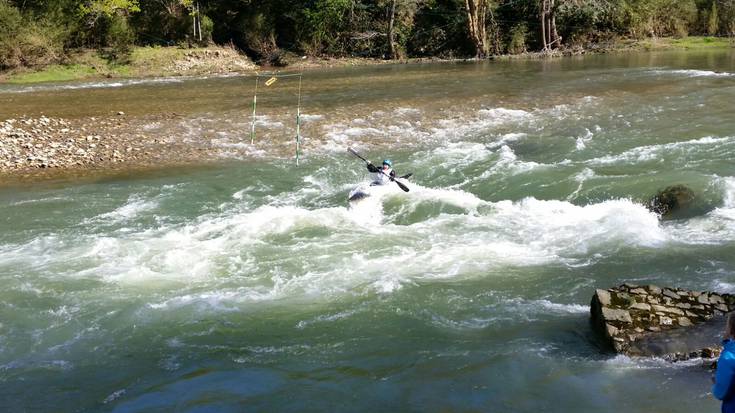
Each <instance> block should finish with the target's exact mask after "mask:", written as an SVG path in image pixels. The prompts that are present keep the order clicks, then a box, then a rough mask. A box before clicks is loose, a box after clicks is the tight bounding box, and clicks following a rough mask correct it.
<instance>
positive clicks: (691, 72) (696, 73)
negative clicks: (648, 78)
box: [650, 69, 735, 77]
mask: <svg viewBox="0 0 735 413" xmlns="http://www.w3.org/2000/svg"><path fill="white" fill-rule="evenodd" d="M650 72H651V73H653V74H656V75H681V76H686V77H732V76H735V73H730V72H715V71H712V70H695V69H688V70H687V69H670V70H651V71H650Z"/></svg>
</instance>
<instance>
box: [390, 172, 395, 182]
mask: <svg viewBox="0 0 735 413" xmlns="http://www.w3.org/2000/svg"><path fill="white" fill-rule="evenodd" d="M395 178H396V171H390V180H391V181H395Z"/></svg>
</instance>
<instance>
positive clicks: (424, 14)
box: [0, 0, 735, 78]
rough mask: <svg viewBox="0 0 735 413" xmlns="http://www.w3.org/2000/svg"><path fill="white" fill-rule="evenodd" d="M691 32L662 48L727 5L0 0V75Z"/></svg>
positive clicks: (679, 1) (669, 0)
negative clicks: (191, 57)
mask: <svg viewBox="0 0 735 413" xmlns="http://www.w3.org/2000/svg"><path fill="white" fill-rule="evenodd" d="M688 35H700V36H711V37H710V38H708V39H710V40H706V39H705V40H702V41H698V42H699V44H697V42H691V44H689V45H685V46H682V45H681V44H680V45H677V44H676V42H668V43H666V44H667V45H672V46H673V47H697V46H706V47H708V46H711V45H714V44H717V45H722V44H723V43H725V41H722V40H712V37H719V38H720V39H727V38H732V37H733V36H734V35H735V0H268V1H262V0H220V1H214V0H199V1H195V0H151V1H140V0H81V1H80V0H48V1H41V0H0V71H5V72H7V71H18V70H23V69H24V68H31V69H37V68H39V67H51V68H52V69H51V72H57V75H58V76H57V78H58V77H61V78H64V77H65V74H66V73H68V72H72V73H71V74H69V76H72V77H73V76H79V73H81V75H84V71H87V70H89V69H88V67H89V66H93V67H94V68H95V69H94V71H95V72H96V73H98V74H99V73H102V74H108V75H112V76H116V75H129V74H130V72H131V71H134V72H135V73H134V74H141V75H145V74H146V73H145V70H143V71H141V73H138V72H137V71H139V69H137V68H139V67H140V64H139V63H140V62H141V61H144V60H145V59H141V57H140V56H139V55H140V54H141V53H148V54H153V53H152V52H151V51H158V52H157V53H161V52H160V50H161V49H164V48H160V46H179V47H178V48H173V49H188V48H197V47H205V46H208V45H210V46H211V45H212V44H218V45H226V46H227V47H226V48H225V49H229V50H238V51H241V52H243V53H244V54H246V55H247V56H248V57H249V58H250V59H252V60H253V61H255V62H257V63H258V64H261V65H269V66H282V65H286V64H288V61H289V60H288V56H289V55H298V56H311V57H330V58H331V57H338V58H346V57H350V58H352V57H365V58H377V59H407V58H465V57H479V58H484V57H489V56H494V55H501V54H522V53H527V52H541V53H546V52H551V51H555V50H565V51H583V50H586V49H589V48H599V47H601V45H602V47H615V45H620V44H624V41H630V40H633V41H642V43H641V44H643V45H644V47H656V46H658V45H659V44H660V42H659V40H658V39H660V38H661V37H674V38H678V39H685V38H686V37H687V36H688ZM679 42H681V43H682V44H686V43H687V40H679ZM82 50H94V51H96V52H95V54H94V56H91V57H90V56H87V57H85V58H84V59H87V61H88V62H87V67H80V66H73V65H72V66H68V65H69V64H71V63H79V62H80V60H79V56H80V55H84V53H81V52H80V51H82ZM141 50H143V51H141ZM145 50H148V52H145ZM203 50H206V49H203ZM136 53H137V54H138V55H136ZM172 53H173V54H177V53H179V54H183V53H184V51H178V52H170V53H169V55H170V54H172ZM202 53H203V52H202ZM218 53H219V52H218ZM223 53H224V52H223ZM169 57H170V56H169ZM84 59H82V65H84V64H85V63H84V62H85V60H84ZM155 59H158V58H155ZM155 59H153V60H155ZM164 60H165V59H164ZM169 60H170V59H169ZM174 60H175V59H174ZM184 60H186V58H184ZM166 61H167V62H168V60H166ZM178 61H181V60H180V59H179V60H178ZM162 64H163V63H162ZM165 64H168V63H165ZM54 65H67V66H54ZM100 68H101V69H100ZM131 68H135V69H131ZM59 72H61V74H60V75H59V74H58V73H59ZM174 72H175V70H174Z"/></svg>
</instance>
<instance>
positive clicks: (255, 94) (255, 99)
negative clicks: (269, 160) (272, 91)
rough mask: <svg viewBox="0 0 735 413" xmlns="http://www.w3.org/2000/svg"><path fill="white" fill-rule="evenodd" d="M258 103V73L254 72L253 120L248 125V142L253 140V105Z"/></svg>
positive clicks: (251, 142)
mask: <svg viewBox="0 0 735 413" xmlns="http://www.w3.org/2000/svg"><path fill="white" fill-rule="evenodd" d="M257 104H258V74H257V73H256V74H255V92H254V93H253V122H252V124H251V125H250V144H251V145H252V144H253V142H255V107H256V106H257Z"/></svg>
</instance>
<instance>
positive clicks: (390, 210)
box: [0, 50, 735, 413]
mask: <svg viewBox="0 0 735 413" xmlns="http://www.w3.org/2000/svg"><path fill="white" fill-rule="evenodd" d="M253 86H254V78H253V77H252V76H245V77H229V78H208V79H157V80H155V81H150V80H141V81H107V82H100V83H75V84H62V85H41V86H8V85H0V119H6V118H11V117H20V116H23V115H25V116H31V117H37V116H40V115H41V114H44V115H47V116H54V117H57V116H58V117H66V118H75V117H80V118H84V117H90V116H107V115H110V114H114V113H115V112H118V111H124V112H125V113H126V116H127V117H131V118H135V119H140V120H142V122H143V123H144V125H143V126H142V127H143V128H144V129H145V131H146V133H147V134H149V135H156V134H174V135H175V136H176V137H178V138H179V139H181V140H183V141H187V140H190V141H197V140H201V139H206V140H209V141H211V142H213V146H212V150H213V151H217V153H218V154H219V155H221V156H223V159H224V160H223V162H222V163H219V164H217V165H214V166H212V165H210V166H207V167H202V168H194V167H192V168H188V169H175V170H174V169H172V170H164V171H159V172H154V173H145V174H139V175H138V174H132V175H129V176H125V177H104V178H99V179H96V178H88V179H84V180H77V181H59V182H43V183H38V184H35V185H23V186H18V185H10V186H4V187H2V188H0V285H2V288H0V411H7V412H171V411H176V412H211V411H217V412H245V411H248V412H250V411H253V412H312V411H313V412H324V411H330V412H342V411H344V412H414V411H415V412H447V411H451V412H536V411H544V412H592V411H595V412H621V411H624V412H674V413H675V412H682V413H684V412H686V413H691V412H715V411H718V410H719V402H717V401H716V400H714V398H713V397H712V395H711V394H710V393H709V392H710V386H711V384H710V373H709V372H708V371H707V369H705V368H703V367H702V361H701V360H693V361H689V362H683V363H675V364H672V363H668V362H665V361H662V360H658V359H655V358H653V359H652V358H640V359H639V358H629V357H625V356H617V355H615V354H610V353H607V352H604V351H601V350H600V349H599V348H598V347H597V345H596V342H595V340H594V337H593V335H592V333H591V329H590V326H589V321H588V320H589V302H590V299H591V297H592V294H593V293H594V290H595V288H609V287H612V286H616V285H619V284H621V283H623V282H629V283H635V284H657V285H660V286H676V287H681V288H686V289H693V290H714V291H719V292H730V293H733V292H735V167H734V166H733V159H734V157H735V106H733V102H735V53H734V52H732V51H730V50H721V51H710V52H688V53H685V52H671V53H641V54H627V55H599V56H587V57H578V58H564V59H558V60H547V61H508V62H482V63H455V64H449V63H445V64H426V65H390V66H379V67H364V68H350V69H333V70H321V71H313V72H307V73H304V76H303V83H302V106H301V113H302V120H303V124H302V128H301V133H302V135H303V142H302V154H301V159H300V164H299V166H296V164H295V162H294V159H293V151H294V133H295V132H294V126H295V125H294V117H295V113H296V100H297V97H298V96H297V90H298V84H297V81H296V80H295V78H284V79H280V80H279V81H278V82H276V83H275V84H274V85H273V86H272V87H270V88H267V87H265V86H263V85H262V84H261V85H260V89H259V96H258V114H257V124H256V132H257V135H256V139H255V142H254V143H253V144H252V145H251V143H250V135H249V133H250V120H251V117H250V105H251V101H252V94H253ZM160 113H175V114H176V116H172V117H169V118H166V119H165V120H161V119H158V118H156V117H155V116H154V115H156V114H160ZM348 146H349V147H353V148H355V149H357V150H358V151H360V152H361V153H363V154H364V155H365V156H367V157H368V158H370V159H372V160H373V161H376V162H377V161H379V160H380V159H382V158H384V157H390V158H391V159H392V160H393V162H394V165H395V168H396V170H397V172H398V173H399V174H404V173H408V172H412V173H413V174H414V175H413V177H412V178H411V180H410V181H409V182H407V183H406V184H407V186H408V187H409V188H410V191H409V192H408V193H404V192H402V191H400V190H399V189H398V188H397V186H396V187H393V191H387V192H386V193H384V194H383V195H381V196H374V197H371V198H368V199H366V200H364V201H362V202H361V204H360V205H359V206H357V207H352V208H351V207H349V206H348V203H347V194H348V192H349V191H350V190H351V189H352V188H354V187H355V186H356V185H358V184H360V183H361V182H363V181H364V180H365V179H366V173H367V171H366V170H365V167H364V164H363V163H362V162H361V161H360V160H359V159H356V158H355V157H352V156H351V155H350V154H349V153H348V152H347V151H346V149H347V147H348ZM672 184H685V185H687V186H689V187H690V188H692V189H693V190H694V191H695V193H696V194H697V201H696V203H695V205H694V207H693V208H691V209H690V210H688V211H686V212H685V213H683V214H681V215H680V216H677V217H676V219H672V220H666V221H659V219H658V217H657V216H656V215H654V214H652V213H650V212H649V211H648V210H647V209H646V208H645V206H643V203H645V201H646V200H647V199H648V198H650V197H651V196H652V195H653V194H655V193H656V191H657V190H659V189H661V188H663V187H666V186H668V185H672Z"/></svg>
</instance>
